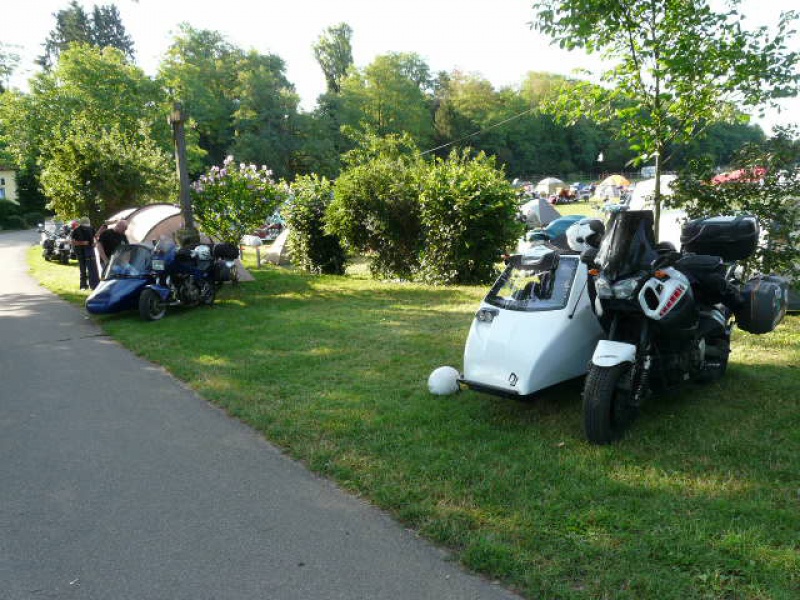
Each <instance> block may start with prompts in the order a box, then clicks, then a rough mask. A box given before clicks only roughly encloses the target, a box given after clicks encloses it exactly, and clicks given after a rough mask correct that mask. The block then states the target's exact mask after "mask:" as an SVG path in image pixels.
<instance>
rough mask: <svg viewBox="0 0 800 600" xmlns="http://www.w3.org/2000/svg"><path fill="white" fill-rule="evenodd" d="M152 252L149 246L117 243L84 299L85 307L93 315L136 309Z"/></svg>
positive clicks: (148, 280)
mask: <svg viewBox="0 0 800 600" xmlns="http://www.w3.org/2000/svg"><path fill="white" fill-rule="evenodd" d="M152 254H153V251H152V250H151V249H150V247H149V246H145V245H143V244H129V245H127V246H120V247H119V248H118V249H117V251H116V252H115V253H114V255H113V256H112V257H111V260H110V261H109V263H108V266H107V267H106V270H105V272H104V273H103V278H102V280H101V281H100V285H98V286H97V288H95V290H94V291H93V292H92V294H91V295H90V296H89V297H88V298H87V299H86V310H87V311H88V312H90V313H92V314H94V315H104V314H110V313H117V312H123V311H126V310H136V309H137V308H138V307H139V296H140V295H141V293H142V290H144V289H145V287H147V286H148V285H150V284H152V283H153V281H154V279H153V275H152V264H151V263H152Z"/></svg>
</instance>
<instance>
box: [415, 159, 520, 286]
mask: <svg viewBox="0 0 800 600" xmlns="http://www.w3.org/2000/svg"><path fill="white" fill-rule="evenodd" d="M421 181H422V193H421V196H420V214H421V220H422V228H423V234H424V239H425V244H424V251H423V253H422V257H421V261H420V276H421V278H422V279H424V280H425V281H428V282H430V283H484V282H486V281H488V280H489V279H491V278H492V277H494V276H495V275H496V272H495V264H496V263H497V262H498V259H499V255H500V254H501V253H502V252H503V251H504V250H505V249H507V248H508V247H509V246H510V245H511V244H513V243H514V241H515V240H516V239H517V238H518V237H519V236H520V235H521V234H522V224H521V223H519V221H517V219H516V218H515V216H516V211H517V202H516V192H515V190H514V188H513V187H512V185H511V184H510V183H509V182H508V181H507V180H506V178H505V175H504V173H503V171H502V170H501V169H498V168H497V167H496V166H495V160H494V157H492V158H489V157H487V156H486V155H485V154H483V153H482V152H481V153H480V154H478V155H477V156H476V157H471V156H470V154H469V150H465V151H463V152H460V153H459V152H457V151H453V152H452V153H451V154H450V156H449V157H448V158H447V160H442V159H436V161H435V162H434V163H433V164H432V165H431V166H430V167H429V168H428V169H427V170H426V172H425V173H424V175H423V176H422V178H421Z"/></svg>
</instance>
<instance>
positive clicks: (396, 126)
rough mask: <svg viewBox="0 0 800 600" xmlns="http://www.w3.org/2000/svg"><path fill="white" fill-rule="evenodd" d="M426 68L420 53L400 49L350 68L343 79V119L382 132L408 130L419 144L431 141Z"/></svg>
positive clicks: (360, 126)
mask: <svg viewBox="0 0 800 600" xmlns="http://www.w3.org/2000/svg"><path fill="white" fill-rule="evenodd" d="M426 72H427V71H426V68H424V67H423V63H422V61H421V59H420V58H419V57H418V56H416V55H414V54H398V53H390V54H384V55H381V56H378V57H376V58H375V60H374V61H373V62H372V63H371V64H370V65H368V66H367V67H366V68H365V69H363V71H356V70H354V71H351V73H350V75H348V77H347V78H346V79H345V80H344V81H343V82H342V89H341V97H342V101H343V105H344V106H343V121H344V122H345V123H346V124H349V125H351V126H357V127H359V128H361V129H364V128H366V129H372V130H374V131H375V132H376V133H377V134H378V135H379V136H386V135H389V134H401V133H408V134H409V135H410V136H411V137H412V138H413V139H414V141H415V142H416V143H417V144H418V145H420V146H427V145H429V144H430V142H431V140H432V139H433V119H432V114H431V104H430V99H429V97H428V96H427V95H426V89H427V86H429V80H428V79H429V78H427V76H425V75H424V73H426ZM421 86H422V87H421Z"/></svg>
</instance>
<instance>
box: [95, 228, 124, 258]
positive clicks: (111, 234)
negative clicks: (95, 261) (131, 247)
mask: <svg viewBox="0 0 800 600" xmlns="http://www.w3.org/2000/svg"><path fill="white" fill-rule="evenodd" d="M126 229H128V222H127V221H125V220H120V221H117V223H116V225H114V227H110V228H108V229H106V230H105V231H104V232H103V233H101V234H100V236H99V237H98V238H97V253H98V254H99V255H100V261H101V262H102V264H103V269H105V268H106V267H107V266H108V260H109V258H111V255H112V254H114V251H115V250H116V249H117V248H118V247H119V245H120V244H127V243H128V238H127V237H126V235H125V230H126Z"/></svg>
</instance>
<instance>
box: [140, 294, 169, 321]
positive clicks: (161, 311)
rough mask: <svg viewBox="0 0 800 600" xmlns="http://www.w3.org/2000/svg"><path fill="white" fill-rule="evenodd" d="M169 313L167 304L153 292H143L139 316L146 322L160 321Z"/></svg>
mask: <svg viewBox="0 0 800 600" xmlns="http://www.w3.org/2000/svg"><path fill="white" fill-rule="evenodd" d="M166 313H167V303H166V302H163V301H162V300H161V296H159V295H158V294H157V293H156V292H154V291H153V290H143V291H142V293H141V295H140V296H139V316H141V317H142V318H143V319H144V320H145V321H158V320H159V319H161V318H162V317H163V316H164V315H165V314H166Z"/></svg>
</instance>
